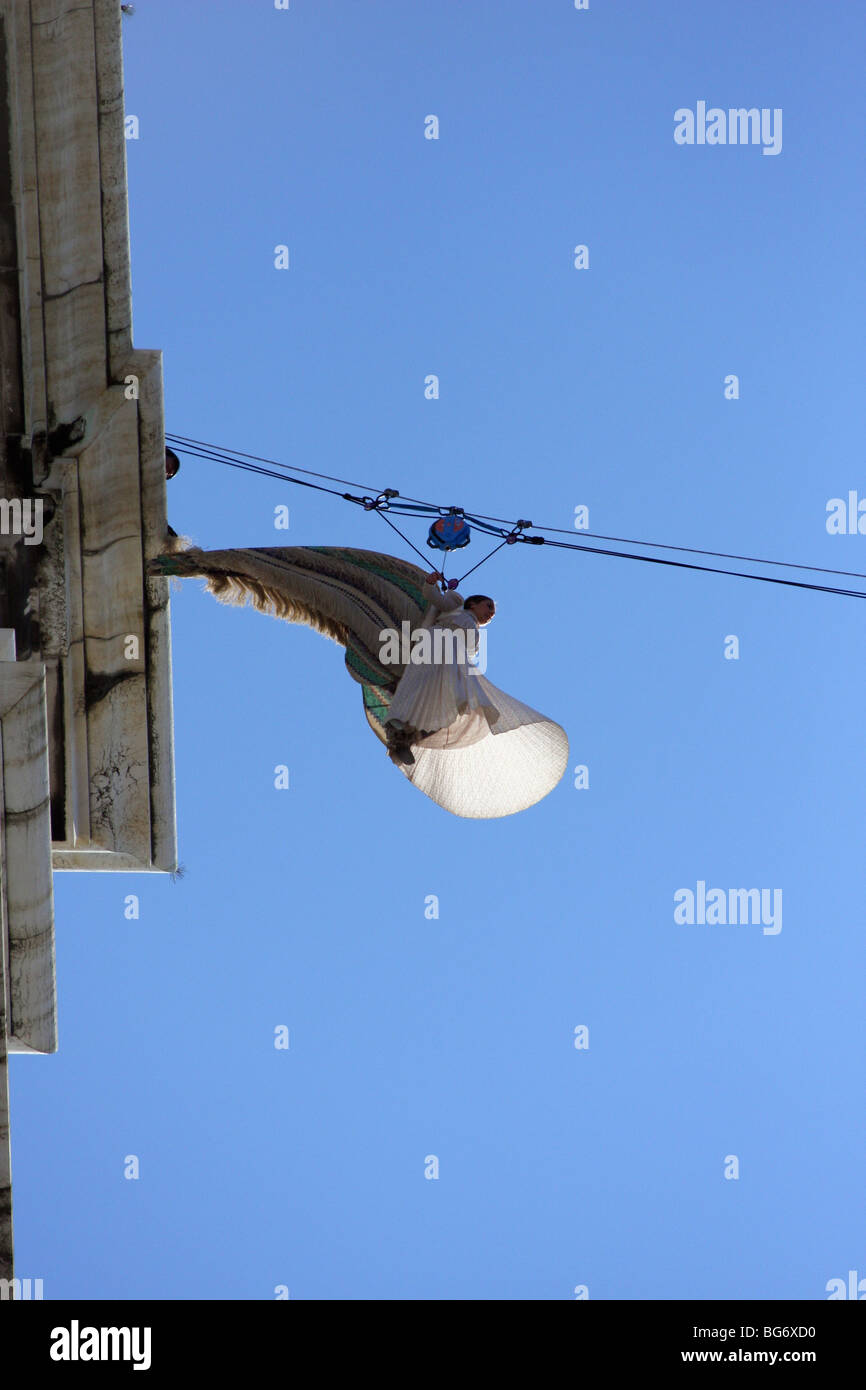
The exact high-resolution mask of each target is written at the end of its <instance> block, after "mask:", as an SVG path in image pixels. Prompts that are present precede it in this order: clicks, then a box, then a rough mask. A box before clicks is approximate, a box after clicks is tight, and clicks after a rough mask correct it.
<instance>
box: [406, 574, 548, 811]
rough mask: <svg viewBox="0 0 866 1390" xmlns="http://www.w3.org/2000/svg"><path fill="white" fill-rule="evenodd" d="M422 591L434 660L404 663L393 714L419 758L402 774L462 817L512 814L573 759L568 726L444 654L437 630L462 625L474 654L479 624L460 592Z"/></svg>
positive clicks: (538, 797)
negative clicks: (438, 647) (426, 604)
mask: <svg viewBox="0 0 866 1390" xmlns="http://www.w3.org/2000/svg"><path fill="white" fill-rule="evenodd" d="M423 592H424V596H425V598H426V599H427V600H428V602H429V604H430V607H429V608H428V610H427V612H426V613H425V615H424V619H423V623H422V626H423V627H428V628H430V629H431V639H432V640H431V647H432V656H433V660H432V661H430V662H426V663H422V664H418V665H413V664H410V665H407V666H406V668H405V672H404V674H403V677H402V679H401V681H400V684H399V685H398V686H397V690H396V692H395V694H394V697H393V699H392V701H391V706H390V709H389V712H388V718H389V721H398V722H399V724H400V725H401V726H402V728H403V730H404V731H405V736H406V737H407V739H408V741H409V743H410V745H411V748H412V752H413V754H414V757H415V762H414V764H411V765H409V766H405V765H404V766H401V768H400V770H401V772H403V773H404V775H405V776H406V777H408V779H409V781H410V782H411V783H412V784H413V786H415V787H417V788H418V790H419V791H422V792H424V793H425V794H426V795H427V796H429V797H431V798H432V799H433V800H434V801H436V802H437V803H438V804H439V805H440V806H443V807H444V808H445V809H446V810H447V811H452V812H453V813H454V814H455V815H458V816H466V817H470V818H475V819H487V818H494V817H498V816H510V815H513V814H514V813H515V812H516V811H523V810H525V809H526V808H527V807H528V806H534V805H535V803H536V802H537V801H540V800H541V798H542V797H544V796H546V795H547V794H548V792H550V791H552V790H553V788H554V787H555V786H556V784H557V783H558V782H559V780H560V778H561V777H562V774H563V773H564V771H565V769H566V766H567V765H568V737H567V735H566V733H565V730H564V729H562V728H561V727H560V726H559V724H556V723H554V722H553V720H551V719H548V718H547V716H546V715H543V714H539V712H538V710H534V709H532V708H531V707H530V706H529V705H524V704H522V703H521V702H520V701H519V700H515V699H513V698H512V696H510V695H507V694H506V693H505V691H504V690H498V689H497V687H496V686H495V685H492V684H491V682H490V681H488V680H487V679H486V678H485V677H484V676H483V675H481V674H480V673H479V672H478V670H477V669H476V667H474V666H472V665H470V664H469V663H467V662H466V661H461V660H447V659H444V660H443V659H442V649H443V648H444V652H445V653H446V654H447V651H448V640H447V639H445V641H443V639H442V638H441V637H440V639H439V641H438V643H437V640H436V638H435V630H436V629H437V628H439V629H444V628H451V629H454V630H457V629H461V630H462V632H463V634H465V644H466V649H467V652H468V654H470V655H472V654H474V653H475V652H476V651H477V642H478V623H477V621H476V619H475V616H474V614H472V613H471V612H470V611H469V610H468V609H465V608H464V607H463V603H464V600H463V599H462V598H461V596H460V595H459V594H458V593H455V592H454V591H450V592H448V593H444V594H443V593H442V592H441V591H440V590H439V589H438V588H437V586H436V585H434V584H425V585H424V591H423ZM457 635H458V641H459V637H460V633H459V632H458V634H457ZM439 644H441V648H440V652H439V655H440V659H439V660H436V656H437V646H438V645H439ZM458 651H459V648H458Z"/></svg>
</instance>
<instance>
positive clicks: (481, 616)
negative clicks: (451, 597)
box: [470, 598, 496, 627]
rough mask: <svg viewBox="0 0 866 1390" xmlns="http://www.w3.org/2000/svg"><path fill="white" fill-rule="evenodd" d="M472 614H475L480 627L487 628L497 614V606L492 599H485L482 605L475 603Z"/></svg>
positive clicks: (471, 610)
mask: <svg viewBox="0 0 866 1390" xmlns="http://www.w3.org/2000/svg"><path fill="white" fill-rule="evenodd" d="M470 612H472V613H474V614H475V618H476V621H477V623H478V626H479V627H486V626H487V624H488V623H489V622H490V619H491V618H492V617H493V615H494V613H495V612H496V604H495V603H494V602H493V599H492V598H484V599H482V600H481V602H480V603H473V605H472V607H471V609H470Z"/></svg>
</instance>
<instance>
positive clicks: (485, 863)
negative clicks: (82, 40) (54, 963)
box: [11, 0, 866, 1300]
mask: <svg viewBox="0 0 866 1390" xmlns="http://www.w3.org/2000/svg"><path fill="white" fill-rule="evenodd" d="M864 43H866V18H864V13H863V11H862V9H861V8H860V7H859V6H856V5H851V4H845V5H832V6H830V5H814V4H811V3H805V0H795V2H794V3H791V2H790V0H786V3H781V0H780V2H779V3H768V2H767V0H762V3H755V0H732V3H729V4H727V5H724V6H719V5H712V4H707V3H704V4H695V3H693V0H679V2H672V0H662V3H659V4H652V5H638V4H613V3H604V0H591V6H590V9H589V10H588V11H585V12H579V11H576V10H575V9H574V7H573V4H572V3H571V0H533V3H519V2H518V0H471V2H470V3H464V0H459V3H458V0H444V2H443V3H438V4H429V5H426V4H417V3H415V4H413V3H408V0H404V3H397V2H396V0H365V3H359V2H358V0H355V2H354V3H350V2H349V0H315V3H313V0H292V3H291V7H290V9H289V10H288V11H276V10H275V9H274V7H273V4H272V3H270V0H232V3H229V2H228V0H209V3H208V4H206V5H203V4H196V3H191V0H182V3H173V2H170V0H141V3H140V4H139V5H138V6H137V7H136V14H135V16H134V18H132V19H130V20H128V21H125V22H124V53H125V59H124V61H125V69H126V110H127V112H129V113H132V114H135V115H137V116H138V117H139V120H140V138H139V139H138V140H130V141H128V143H127V159H128V166H129V202H130V219H131V242H132V266H133V302H134V323H135V343H136V345H137V346H140V347H147V348H160V349H162V351H163V353H164V373H165V399H166V419H167V428H168V429H169V430H172V431H175V432H177V433H180V434H185V435H190V436H194V437H197V438H200V439H204V440H211V441H214V442H216V443H218V444H222V445H226V446H229V447H232V448H236V449H243V450H247V451H250V452H252V453H256V454H261V455H265V456H267V457H270V458H274V459H279V460H282V461H284V462H287V463H294V464H297V465H299V466H301V467H306V468H312V469H318V470H321V471H323V472H325V473H335V474H338V475H339V476H341V477H346V478H349V479H353V480H358V481H359V482H362V483H365V484H369V485H375V486H377V487H385V486H391V487H396V488H398V489H400V490H401V491H402V492H404V493H406V494H411V495H413V496H420V497H433V498H434V499H435V500H437V501H440V502H442V503H445V504H451V503H457V504H460V505H463V506H465V507H466V508H468V509H469V510H476V511H482V512H487V513H493V514H495V515H497V516H506V517H514V518H516V517H527V518H531V519H532V520H533V521H534V522H536V523H537V524H544V525H547V526H560V527H565V528H569V527H571V526H572V525H573V518H574V509H575V507H576V506H578V505H579V504H585V505H587V506H588V507H589V509H590V529H591V530H592V531H594V532H600V533H604V534H609V535H615V536H629V537H635V538H638V539H642V540H652V541H666V542H671V543H674V544H685V545H693V546H701V547H706V548H709V549H721V550H730V551H736V552H740V553H744V554H752V555H766V556H769V557H771V558H775V559H781V560H798V561H802V562H805V563H808V564H814V565H824V566H833V567H837V568H842V569H852V570H860V571H866V537H864V536H859V535H858V536H830V535H828V534H827V531H826V526H825V519H826V505H827V502H828V500H829V499H830V498H832V497H846V496H847V493H848V491H849V490H850V489H860V490H861V492H862V493H863V495H866V476H864V470H863V380H864V369H866V364H864V345H863V322H864V312H866V303H864V299H866V294H864V264H863V227H864V222H866V208H864V178H863V174H864V169H863V149H862V132H863V127H864V118H866V111H864V107H866V98H864V88H863V54H864ZM699 100H704V101H706V102H707V103H708V104H709V105H718V106H721V107H723V108H728V107H730V106H733V107H738V106H747V107H748V106H757V107H769V108H776V107H779V108H782V111H783V144H782V151H781V153H779V154H778V155H776V156H765V155H763V154H762V152H761V149H760V148H759V147H753V146H725V147H709V146H704V147H698V146H692V147H689V146H679V145H677V144H675V142H674V139H673V130H674V111H675V110H676V109H677V108H679V107H691V108H692V109H694V107H695V105H696V103H697V102H698V101H699ZM430 114H435V115H436V116H438V118H439V121H440V138H439V139H438V140H435V141H434V140H427V139H425V138H424V119H425V117H426V116H428V115H430ZM281 243H285V244H286V245H288V247H289V249H290V268H289V269H288V270H284V271H279V270H276V269H275V268H274V263H273V262H274V247H275V246H277V245H278V244H281ZM578 243H584V244H586V245H587V246H588V247H589V253H590V266H589V269H588V270H583V271H578V270H576V269H575V268H574V266H573V248H574V247H575V246H576V245H577V244H578ZM428 373H436V374H437V375H438V376H439V378H440V383H441V385H440V391H441V394H440V398H439V399H438V400H435V401H431V400H426V399H425V397H424V378H425V377H426V376H427V374H428ZM729 373H736V374H737V375H738V376H739V379H740V399H739V400H736V401H733V400H726V399H725V395H724V378H725V376H726V375H727V374H729ZM280 504H287V505H289V507H290V509H291V525H290V529H289V531H288V532H280V531H276V530H275V529H274V522H273V518H274V508H275V507H277V506H279V505H280ZM169 516H170V519H171V522H172V524H173V525H174V527H175V529H176V530H177V531H179V532H181V533H183V534H186V535H190V536H192V537H193V538H194V539H195V540H196V542H197V543H199V544H201V545H203V546H205V547H209V548H215V547H230V546H246V545H254V546H255V545H279V544H291V545H304V544H335V545H350V546H359V547H364V548H369V549H382V550H386V551H389V552H390V553H401V554H404V555H405V557H406V558H408V559H412V558H413V556H412V553H411V551H409V550H408V549H406V550H400V545H399V542H397V538H396V537H394V536H393V533H392V532H390V531H389V530H388V528H387V527H386V526H385V525H384V524H383V523H382V522H381V521H380V520H379V518H377V517H375V516H370V515H366V514H364V513H363V512H361V511H360V509H356V508H352V507H350V506H349V505H348V504H346V503H343V502H340V501H338V500H337V499H334V498H330V497H326V496H322V495H320V494H317V493H314V492H311V491H309V490H306V489H302V488H296V487H292V486H290V485H285V486H283V485H282V484H281V483H279V482H277V481H275V480H271V479H263V478H258V477H251V476H248V475H246V474H242V473H237V472H235V471H233V470H230V469H225V468H222V467H220V466H219V465H217V464H210V463H204V462H199V461H197V460H194V459H186V460H184V462H183V467H182V470H181V473H180V474H179V475H178V477H177V478H176V479H175V480H174V481H172V482H171V483H170V484H169ZM408 526H409V528H410V532H409V533H410V534H411V535H412V538H413V540H414V541H415V542H416V544H421V545H422V548H423V542H422V538H423V536H424V534H425V527H424V524H423V523H422V522H409V523H408ZM575 539H577V540H580V539H581V538H580V536H578V535H577V534H576V533H575ZM395 543H396V544H395ZM485 548H488V542H487V541H486V539H485V538H483V537H480V536H479V537H478V539H477V540H476V542H475V543H474V546H473V548H472V549H471V550H469V551H465V552H463V554H462V555H461V556H460V557H459V560H457V561H456V562H455V563H454V565H453V567H452V568H453V572H455V573H460V572H462V570H463V569H465V568H467V567H468V564H469V563H470V560H469V559H468V558H466V557H469V556H471V560H472V562H474V561H475V560H477V559H479V558H481V555H482V554H483V553H484V550H485ZM464 558H466V563H465V564H464V563H463V561H464ZM708 563H712V561H709V562H708ZM779 573H781V574H785V571H780V572H779ZM482 576H483V578H482ZM806 577H807V578H808V576H806ZM830 582H833V581H830ZM841 582H843V583H844V582H845V581H841ZM476 583H477V586H478V587H479V588H481V589H483V590H486V591H487V592H490V593H492V595H493V596H494V598H495V599H496V600H497V603H498V606H499V612H498V614H497V617H496V619H495V621H494V623H493V625H492V626H491V628H490V630H489V643H488V672H487V674H488V677H489V678H490V679H491V680H492V681H493V682H494V683H495V684H496V685H498V686H500V687H501V688H503V689H505V690H507V691H509V692H510V693H512V694H513V695H515V696H517V697H518V698H519V699H522V700H524V701H526V702H527V703H529V704H531V705H533V706H534V707H536V708H537V709H540V710H543V711H544V712H545V713H547V714H549V715H550V716H551V717H553V718H555V719H557V720H558V721H559V722H560V723H562V724H563V725H564V727H565V728H566V729H567V731H568V733H569V737H570V742H571V759H570V770H569V773H567V774H566V776H565V777H564V778H563V780H562V782H561V783H560V785H559V786H558V787H557V789H556V790H555V791H554V792H553V793H552V794H551V795H550V796H549V797H548V798H547V799H546V800H544V801H543V802H542V803H540V804H539V805H538V806H536V807H534V808H532V809H531V810H529V811H527V812H524V813H522V814H521V815H517V816H513V817H510V818H507V819H504V820H500V821H488V822H475V821H461V820H459V819H457V818H454V817H452V816H449V815H448V814H447V813H446V812H444V811H442V810H441V809H440V808H438V807H437V806H435V805H434V804H433V803H432V802H430V801H428V800H427V799H426V798H425V797H424V796H422V795H421V794H420V793H418V792H417V791H415V790H414V789H413V788H412V787H411V786H410V785H409V783H408V782H406V781H405V779H404V778H403V777H402V776H400V774H399V773H398V772H397V771H396V770H395V769H394V768H393V767H392V766H391V764H390V762H389V760H388V758H387V756H386V754H385V752H384V750H383V749H382V747H381V745H380V744H379V743H378V742H377V740H376V739H375V738H374V737H373V735H372V733H371V732H370V731H369V729H368V727H367V725H366V721H365V719H364V716H363V712H362V706H361V696H360V691H359V689H358V688H357V686H355V685H354V683H353V682H352V681H351V680H350V679H349V678H348V676H347V675H346V673H345V671H344V669H343V660H342V652H341V651H340V649H339V648H338V647H337V646H336V645H334V644H333V643H330V642H328V641H326V640H325V639H323V638H322V637H320V636H318V635H317V634H315V633H313V632H311V631H308V630H306V629H302V628H295V627H291V626H289V625H287V624H284V623H280V622H277V621H274V620H272V619H268V618H265V617H263V616H261V615H259V614H255V613H253V612H245V611H241V610H237V609H230V608H224V607H221V606H220V605H218V604H217V603H215V602H214V600H213V599H212V598H211V597H210V596H209V595H207V594H205V593H204V592H203V585H202V582H201V581H198V580H192V581H185V582H184V584H183V585H182V586H179V587H177V588H176V592H175V594H174V596H173V599H172V631H173V662H174V699H175V750H176V760H177V812H178V829H179V843H180V858H181V861H182V864H183V865H184V867H185V876H184V877H183V878H182V879H181V880H179V881H176V882H172V881H171V879H169V878H168V877H162V876H158V875H153V876H144V875H132V874H129V875H126V874H103V875H87V874H58V875H56V878H55V891H56V919H57V951H58V992H59V1027H60V1051H59V1053H58V1054H57V1055H56V1056H51V1057H45V1058H38V1057H24V1058H16V1059H15V1060H14V1061H13V1063H12V1067H11V1072H12V1111H13V1126H12V1129H13V1179H14V1194H15V1236H16V1263H17V1270H16V1272H17V1273H18V1274H19V1275H20V1276H21V1277H42V1278H43V1279H44V1291H45V1297H46V1298H77V1297H80V1298H97V1299H99V1298H120V1299H135V1298H167V1299H190V1298H206V1299H222V1298H229V1299H271V1298H273V1297H274V1290H275V1288H276V1286H278V1285H286V1286H287V1287H288V1288H289V1290H290V1293H291V1297H292V1298H293V1299H353V1300H355V1299H434V1300H440V1299H543V1300H559V1299H572V1298H574V1296H575V1295H574V1290H575V1287H576V1286H578V1285H585V1286H587V1288H588V1291H589V1297H590V1298H591V1299H657V1298H662V1299H695V1298H697V1299H710V1298H720V1299H735V1298H746V1299H761V1298H780V1299H795V1298H796V1299H802V1298H805V1299H823V1298H826V1297H827V1293H826V1291H825V1286H826V1284H827V1281H828V1280H830V1279H832V1278H836V1277H841V1278H847V1272H848V1270H849V1269H857V1270H859V1271H860V1277H863V1276H864V1275H866V1242H864V1222H863V1171H864V1118H863V1116H864V1109H863V1080H864V1061H863V1058H864V1010H863V979H864V966H866V960H864V955H866V952H864V854H863V851H864V836H863V823H864V801H866V744H864V737H863V733H864V727H866V725H864V714H863V674H864V664H863V642H864V625H866V605H864V604H863V603H861V602H858V601H857V600H854V599H849V598H843V597H832V596H828V595H825V594H817V593H809V592H807V591H805V590H797V589H788V588H783V587H778V586H774V585H766V584H756V583H749V582H747V581H744V580H739V579H729V578H722V577H718V576H714V575H704V574H697V573H692V572H689V571H686V570H675V569H665V568H663V567H661V566H651V565H643V564H638V563H632V562H630V561H628V560H621V559H609V558H603V557H596V556H586V555H581V554H576V553H570V552H562V551H554V550H549V551H548V550H545V549H544V548H541V547H539V548H537V549H536V548H530V547H528V546H523V547H511V548H509V549H507V550H505V551H503V552H502V553H501V554H500V555H499V556H497V557H496V558H495V559H494V560H492V561H491V562H490V564H489V565H488V566H486V567H485V568H484V569H482V570H481V571H480V572H479V575H478V576H477V577H473V584H476ZM864 587H866V585H864ZM730 634H734V635H736V636H737V637H738V638H739V642H740V657H739V660H726V659H725V655H724V651H725V639H726V637H727V636H728V635H730ZM283 763H284V764H286V765H287V766H288V767H289V769H290V783H291V785H290V789H289V790H288V791H277V790H275V789H274V785H273V782H274V768H275V766H276V765H278V764H283ZM579 764H585V765H586V766H587V767H588V769H589V787H588V789H583V790H578V789H577V788H576V787H575V785H574V781H575V779H574V775H573V772H572V769H574V768H575V767H577V766H578V765H579ZM699 880H703V881H705V882H706V883H707V885H708V887H723V888H730V887H742V888H752V887H759V888H768V889H781V890H782V895H783V920H782V930H781V931H780V932H779V933H778V934H776V935H770V934H765V933H764V932H763V930H762V928H761V926H760V925H746V926H707V925H694V926H685V925H678V924H677V923H675V921H674V894H675V892H676V891H677V890H678V889H680V888H688V887H690V888H692V889H694V888H695V887H696V885H697V883H698V881H699ZM130 893H136V894H138V895H139V897H140V917H139V919H138V920H135V921H130V920H127V919H126V918H125V916H124V904H125V899H126V896H127V895H128V894H130ZM429 894H436V895H438V898H439V904H440V907H439V917H438V919H436V920H429V919H428V918H426V917H425V899H426V897H427V895H429ZM279 1025H285V1026H286V1027H287V1028H288V1029H289V1030H290V1047H289V1049H288V1050H287V1051H278V1050H276V1049H275V1047H274V1030H275V1028H277V1027H278V1026H279ZM578 1025H586V1027H587V1028H588V1029H589V1047H588V1049H585V1050H578V1049H576V1048H575V1046H574V1030H575V1028H576V1027H577V1026H578ZM130 1154H135V1155H137V1156H138V1159H139V1163H140V1178H139V1179H138V1180H137V1181H129V1180H126V1179H125V1178H124V1160H125V1157H126V1156H127V1155H130ZM428 1155H436V1156H437V1157H438V1160H439V1177H438V1179H437V1180H428V1179H426V1178H425V1176H424V1173H425V1160H426V1158H427V1156H428ZM728 1155H736V1156H737V1158H738V1160H739V1178H738V1179H736V1180H726V1178H725V1176H724V1173H725V1164H726V1157H727V1156H728Z"/></svg>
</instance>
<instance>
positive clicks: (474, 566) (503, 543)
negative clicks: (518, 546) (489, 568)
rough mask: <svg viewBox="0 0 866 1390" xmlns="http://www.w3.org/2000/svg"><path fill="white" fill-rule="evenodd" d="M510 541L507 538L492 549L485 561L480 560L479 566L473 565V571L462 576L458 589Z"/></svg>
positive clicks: (458, 582)
mask: <svg viewBox="0 0 866 1390" xmlns="http://www.w3.org/2000/svg"><path fill="white" fill-rule="evenodd" d="M509 539H510V537H509V536H506V537H505V540H504V541H501V542H500V544H499V545H495V546H494V547H493V549H492V550H491V552H490V555H485V556H484V559H483V560H479V561H478V564H477V565H473V566H472V569H471V570H467V571H466V573H465V574H461V576H460V578H459V579H458V580H457V587H458V589H459V588H460V585H461V584H462V583H463V581H464V579H468V578H469V576H470V574H474V573H475V571H476V570H477V569H480V568H481V566H482V565H483V564H484V563H485V562H486V561H487V560H489V559H490V557H491V556H492V555H495V554H496V552H497V550H501V549H502V547H503V545H507V544H508V542H509Z"/></svg>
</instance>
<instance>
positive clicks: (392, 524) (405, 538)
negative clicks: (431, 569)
mask: <svg viewBox="0 0 866 1390" xmlns="http://www.w3.org/2000/svg"><path fill="white" fill-rule="evenodd" d="M370 510H371V511H374V510H375V511H377V512H378V513H379V515H380V517H381V518H382V520H383V521H387V522H388V525H389V526H390V527H391V530H392V531H396V532H397V535H398V536H399V537H400V539H401V540H404V541H405V542H406V544H407V545H408V546H411V548H412V549H413V550H414V551H415V554H416V555H420V556H421V559H422V560H423V561H424V562H425V564H426V562H427V558H428V557H427V556H426V555H423V554H422V553H421V551H420V550H419V549H418V547H417V546H416V545H412V542H411V541H410V539H409V537H408V536H404V535H403V532H402V531H401V530H400V528H399V526H395V525H394V523H393V521H391V520H390V518H389V517H387V516H386V515H385V513H384V512H383V511H382V510H381V508H379V507H375V508H371V509H370Z"/></svg>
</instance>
